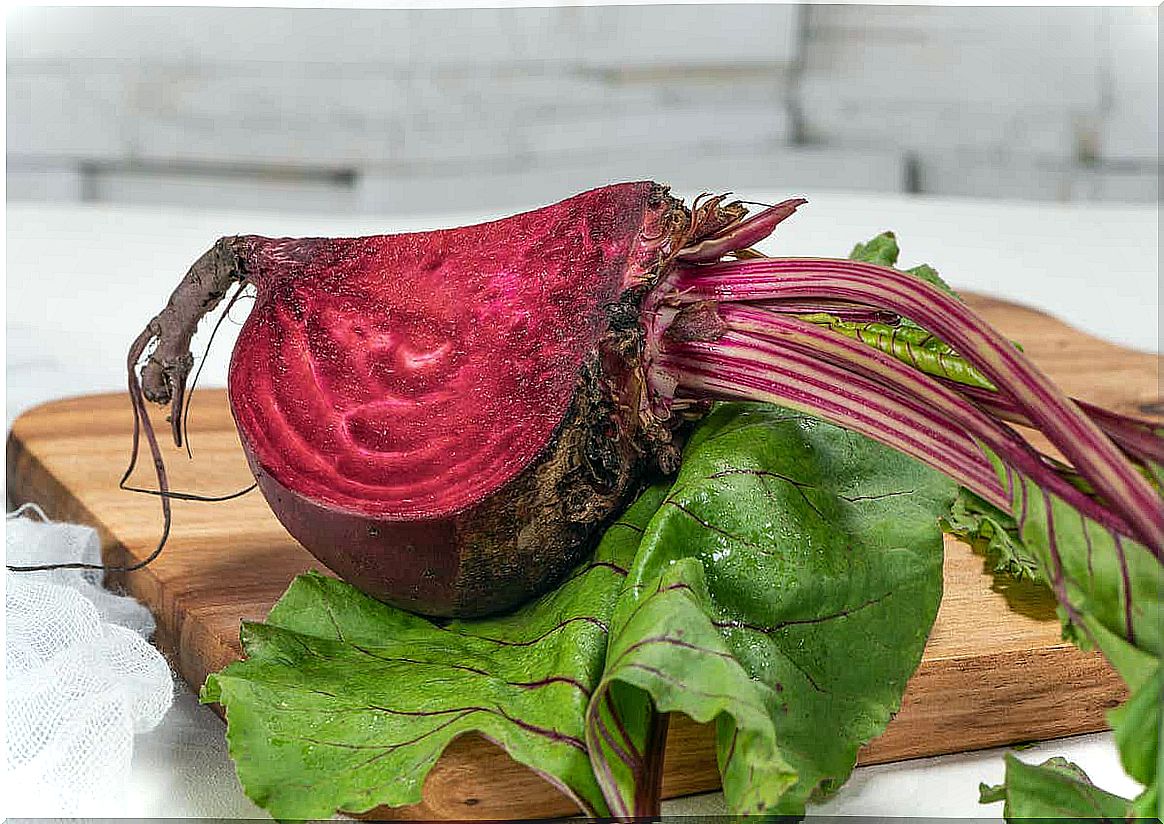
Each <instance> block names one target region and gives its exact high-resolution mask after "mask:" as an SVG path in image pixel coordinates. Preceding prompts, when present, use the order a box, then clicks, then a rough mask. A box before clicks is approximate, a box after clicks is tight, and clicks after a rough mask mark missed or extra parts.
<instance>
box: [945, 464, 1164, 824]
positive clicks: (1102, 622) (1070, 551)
mask: <svg viewBox="0 0 1164 824" xmlns="http://www.w3.org/2000/svg"><path fill="white" fill-rule="evenodd" d="M992 460H994V461H995V465H996V468H997V469H998V471H999V477H1000V479H1002V481H1003V482H1004V484H1006V485H1007V488H1008V489H1009V490H1010V493H1011V497H1012V500H1013V504H1012V510H1013V512H1015V513H1017V517H1016V518H1013V519H1010V521H1009V523H1008V524H1006V525H1005V528H1004V533H1005V537H1004V539H1003V540H1002V542H1001V543H1002V548H1001V549H1000V550H999V551H1000V553H1009V554H1010V557H1011V558H1018V559H1020V561H1021V564H1020V565H1021V566H1024V567H1025V566H1026V565H1028V564H1029V563H1030V562H1032V561H1033V563H1034V566H1035V567H1036V572H1037V575H1038V577H1039V578H1040V579H1041V580H1043V581H1046V582H1047V583H1048V584H1049V586H1050V587H1051V589H1052V591H1053V592H1054V593H1055V597H1056V600H1057V601H1058V603H1059V615H1060V618H1061V620H1062V621H1063V624H1064V635H1065V636H1066V637H1069V638H1070V639H1071V640H1073V641H1074V642H1075V643H1076V644H1078V645H1079V646H1081V647H1084V648H1090V647H1096V648H1098V649H1099V650H1100V651H1101V652H1102V653H1103V654H1104V656H1105V657H1106V658H1107V659H1108V661H1109V662H1110V663H1111V664H1112V666H1113V667H1114V668H1115V669H1116V671H1117V672H1118V673H1119V674H1120V676H1121V677H1122V678H1123V679H1124V681H1125V682H1127V684H1128V686H1129V688H1131V690H1132V696H1131V698H1130V699H1129V700H1128V701H1127V702H1126V703H1125V704H1124V705H1123V706H1121V707H1118V708H1117V709H1115V710H1112V711H1111V712H1109V713H1108V720H1109V722H1110V723H1111V725H1112V729H1113V731H1114V737H1115V741H1116V746H1117V748H1118V749H1119V753H1120V760H1121V763H1122V764H1123V766H1124V769H1125V770H1126V771H1127V773H1128V774H1129V775H1130V776H1132V777H1133V778H1135V779H1136V780H1137V781H1139V782H1140V783H1142V784H1144V785H1146V787H1147V789H1146V790H1145V792H1144V793H1143V794H1142V795H1141V796H1140V797H1139V798H1137V799H1136V800H1135V802H1134V803H1133V802H1129V801H1126V800H1125V799H1122V798H1119V797H1117V796H1113V795H1111V794H1110V793H1105V792H1103V791H1101V790H1097V789H1095V788H1094V787H1092V786H1091V785H1090V782H1088V781H1087V780H1086V776H1083V777H1082V778H1079V777H1078V776H1074V777H1065V776H1064V775H1063V769H1064V768H1063V764H1062V763H1060V762H1059V761H1056V762H1054V763H1052V762H1048V764H1049V765H1050V766H1051V767H1054V768H1055V769H1050V767H1048V769H1046V770H1042V771H1041V772H1040V771H1039V770H1040V769H1041V768H1035V767H1030V766H1027V765H1021V762H1015V763H1016V764H1019V766H1014V765H1013V764H1012V763H1011V761H1009V760H1008V766H1007V779H1006V784H1005V796H1006V800H1007V810H1008V812H1007V813H1006V814H1007V816H1008V818H1025V817H1040V816H1043V817H1047V816H1060V817H1066V816H1072V815H1074V816H1093V817H1094V816H1099V815H1112V816H1115V817H1121V818H1122V817H1123V816H1125V815H1144V814H1146V811H1149V810H1152V809H1154V808H1155V807H1156V806H1157V805H1158V803H1159V773H1160V758H1161V756H1160V753H1161V748H1160V736H1161V734H1162V728H1161V713H1160V705H1161V702H1162V700H1164V677H1162V676H1161V664H1160V656H1161V652H1162V649H1164V565H1161V564H1160V563H1159V562H1158V561H1157V560H1156V559H1155V558H1154V557H1153V556H1152V554H1151V553H1150V552H1149V551H1148V550H1147V549H1146V548H1145V547H1144V546H1142V545H1141V544H1139V543H1137V542H1135V541H1132V540H1130V539H1127V538H1125V537H1122V536H1120V535H1117V534H1116V533H1114V532H1113V531H1111V530H1110V529H1107V528H1106V527H1104V526H1102V525H1100V524H1098V523H1096V522H1095V521H1092V520H1090V519H1088V518H1086V517H1084V516H1083V515H1082V514H1080V513H1079V512H1078V511H1077V510H1075V509H1074V508H1072V507H1071V506H1070V505H1068V504H1066V503H1065V502H1064V501H1062V500H1061V499H1060V498H1058V497H1057V496H1054V495H1050V494H1048V493H1046V492H1045V491H1044V490H1042V489H1040V488H1039V487H1038V486H1037V485H1036V484H1034V483H1033V482H1032V481H1030V480H1029V479H1027V478H1025V477H1023V476H1021V475H1018V474H1017V473H1014V472H1012V471H1009V470H1007V469H1006V468H1005V467H1003V466H1002V464H1001V463H1000V462H998V461H997V458H994V457H993V456H992ZM951 520H958V519H957V518H956V517H954V516H952V517H951ZM965 521H966V519H963V522H965ZM1060 761H1061V760H1060ZM1012 767H1013V769H1012ZM996 789H997V788H996ZM995 795H997V793H996V792H995V793H991V798H993V797H994V796H995ZM1097 810H1101V812H1096V811H1097ZM1155 814H1157V815H1158V814H1159V810H1157V811H1156V813H1155Z"/></svg>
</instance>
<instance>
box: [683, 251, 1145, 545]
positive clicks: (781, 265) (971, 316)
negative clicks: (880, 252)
mask: <svg viewBox="0 0 1164 824" xmlns="http://www.w3.org/2000/svg"><path fill="white" fill-rule="evenodd" d="M676 269H679V267H676ZM669 280H670V284H671V285H673V287H674V288H675V290H676V292H677V293H678V294H679V295H681V296H682V298H683V299H685V300H715V301H726V302H734V301H745V302H746V301H758V300H771V299H774V298H795V299H816V298H830V299H841V300H850V301H855V302H859V303H863V304H866V305H869V306H873V307H876V308H880V309H884V310H886V311H891V312H896V313H899V314H901V315H903V316H905V317H908V318H910V319H912V320H913V321H915V322H916V323H918V324H920V325H921V326H922V327H924V328H925V329H927V330H928V331H930V332H931V333H933V334H935V335H937V336H938V337H939V338H941V339H942V340H944V341H945V342H946V343H948V344H949V345H950V346H952V347H953V348H954V349H955V350H956V351H957V352H959V353H960V354H961V355H962V357H964V358H965V359H967V360H968V361H970V362H971V363H972V364H973V365H974V366H976V367H978V369H979V370H980V371H981V372H982V373H983V374H985V375H986V377H987V378H988V379H989V380H990V381H991V382H992V383H993V384H994V385H995V386H996V387H998V388H999V392H1000V393H1001V394H1002V395H1003V396H1004V397H1007V398H1009V399H1010V400H1012V401H1014V402H1015V403H1016V404H1017V406H1018V407H1019V408H1020V409H1022V411H1023V413H1024V414H1025V415H1026V416H1027V417H1028V418H1029V419H1030V420H1031V421H1032V422H1033V423H1034V424H1035V425H1036V426H1037V427H1038V428H1039V429H1040V430H1041V431H1042V432H1043V433H1044V434H1045V435H1046V436H1047V437H1048V438H1049V439H1050V440H1051V442H1052V443H1053V444H1054V445H1055V446H1056V447H1057V448H1058V449H1059V450H1060V451H1061V452H1062V453H1063V454H1064V455H1066V456H1067V458H1068V459H1069V460H1070V462H1071V464H1072V465H1073V466H1074V467H1075V468H1076V469H1077V470H1078V471H1079V472H1080V474H1081V475H1083V477H1085V478H1086V479H1087V480H1088V482H1089V483H1090V484H1091V485H1092V486H1093V487H1094V488H1095V489H1096V490H1097V491H1098V492H1099V493H1100V494H1101V495H1102V496H1103V497H1104V498H1105V499H1106V500H1107V501H1108V502H1109V504H1110V505H1111V506H1112V507H1113V509H1115V511H1117V512H1119V513H1120V514H1121V515H1122V516H1123V517H1124V518H1125V519H1126V520H1127V521H1128V523H1129V525H1130V526H1131V528H1132V531H1133V535H1134V536H1135V537H1137V538H1138V539H1139V540H1140V541H1142V542H1143V543H1144V544H1145V546H1147V547H1148V548H1149V550H1150V551H1151V552H1152V554H1153V555H1154V556H1155V557H1156V558H1158V559H1160V560H1162V561H1164V507H1161V506H1160V498H1159V496H1158V495H1157V494H1156V492H1155V490H1154V489H1153V488H1152V485H1151V484H1150V483H1149V482H1148V481H1147V480H1146V479H1145V478H1144V477H1143V476H1141V475H1140V473H1139V472H1138V471H1137V470H1136V468H1135V467H1134V466H1133V465H1132V464H1131V462H1129V461H1128V460H1127V459H1126V458H1125V457H1124V456H1123V454H1121V453H1120V451H1119V449H1118V448H1117V447H1116V445H1115V444H1114V443H1113V442H1112V441H1111V440H1110V439H1109V438H1108V437H1107V435H1105V434H1104V432H1103V431H1102V430H1101V429H1100V428H1099V427H1098V426H1097V425H1096V424H1095V423H1093V422H1092V421H1091V419H1090V418H1088V417H1087V415H1085V414H1083V412H1081V411H1080V409H1079V407H1078V406H1076V405H1075V404H1074V403H1072V402H1071V400H1070V399H1069V398H1068V397H1066V396H1065V395H1064V394H1063V393H1062V392H1061V391H1060V390H1059V389H1058V388H1057V387H1056V386H1055V385H1054V384H1053V383H1052V382H1051V380H1050V379H1049V378H1048V377H1047V376H1046V375H1044V374H1043V372H1042V371H1041V370H1039V369H1038V368H1037V367H1035V366H1034V365H1033V364H1032V363H1030V362H1029V361H1028V360H1027V359H1026V358H1025V357H1024V356H1023V355H1022V354H1021V353H1020V352H1019V351H1018V350H1017V349H1015V347H1014V346H1013V345H1012V344H1011V343H1010V342H1009V341H1008V340H1006V339H1005V338H1004V337H1003V336H1002V335H1000V334H999V333H998V332H996V331H994V330H993V329H992V328H991V327H990V325H989V324H988V323H987V322H986V321H985V320H983V319H982V318H980V317H979V316H978V315H976V314H975V313H974V312H972V311H971V310H970V309H969V308H968V307H967V306H966V305H965V304H963V303H961V302H960V301H958V300H957V299H955V298H953V297H952V296H950V295H947V294H946V293H944V292H942V291H941V290H940V289H937V288H935V287H934V286H932V285H930V284H929V283H926V282H925V281H923V280H921V279H919V278H917V277H915V276H914V275H910V274H908V273H905V272H898V271H896V270H894V269H888V268H885V267H882V266H874V265H872V264H868V263H860V262H856V261H848V260H839V259H829V258H758V259H753V260H746V261H727V262H723V263H718V264H714V265H711V266H701V267H682V269H681V270H679V271H676V272H675V274H674V276H673V277H672V278H670V279H669Z"/></svg>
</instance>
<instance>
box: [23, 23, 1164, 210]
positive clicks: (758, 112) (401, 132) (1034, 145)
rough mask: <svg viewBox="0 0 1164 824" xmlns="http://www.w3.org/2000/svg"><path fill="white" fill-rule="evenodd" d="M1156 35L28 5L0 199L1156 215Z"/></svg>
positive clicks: (1080, 27)
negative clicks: (624, 197)
mask: <svg viewBox="0 0 1164 824" xmlns="http://www.w3.org/2000/svg"><path fill="white" fill-rule="evenodd" d="M1158 15H1159V11H1158V9H1150V8H1143V9H1141V8H1135V9H1088V8H1067V9H1050V8H1047V9H1017V8H1010V9H1008V8H986V9H981V8H980V9H971V8H952V7H919V6H912V7H910V6H901V7H885V6H880V7H878V6H805V7H797V6H790V5H783V6H780V5H742V6H724V5H711V6H609V7H574V8H562V7H558V8H523V9H518V8H508V9H470V10H429V11H419V10H416V11H399V10H398V11H376V10H358V9H344V10H328V9H243V8H157V7H155V8H133V9H117V8H98V7H89V8H25V9H21V10H17V11H15V12H12V13H10V15H9V17H8V21H7V22H8V26H7V31H8V44H7V49H8V51H7V95H8V97H7V100H8V103H7V105H8V123H7V129H8V132H7V133H8V171H7V181H8V197H9V199H36V200H99V201H118V202H145V203H151V202H152V203H187V204H191V205H196V206H206V207H213V206H215V205H219V204H227V205H230V206H235V207H248V206H249V207H257V208H266V207H270V208H298V209H309V210H314V209H328V210H337V211H357V210H372V209H375V210H393V211H394V210H409V209H416V210H435V209H439V208H441V207H443V206H454V207H456V208H498V209H501V208H506V207H511V206H520V205H525V204H529V203H531V202H536V201H539V200H545V199H551V198H554V197H558V196H562V195H565V194H567V193H569V192H572V191H574V190H578V189H582V188H586V187H588V186H591V185H596V184H599V183H602V182H605V181H607V180H610V179H619V178H644V177H652V178H655V179H662V180H667V181H669V182H672V183H673V184H674V185H676V187H677V188H680V189H682V190H691V189H704V188H713V189H727V188H734V189H737V190H746V189H757V188H766V189H787V190H789V191H797V192H810V191H811V190H813V189H827V188H848V189H880V190H899V191H900V190H917V191H925V192H935V193H951V194H973V195H981V196H988V197H989V196H1006V197H1027V198H1043V199H1118V200H1154V199H1156V197H1157V196H1158V193H1159V185H1158V172H1159V152H1158V146H1157V142H1158V125H1157V123H1158V113H1159V102H1158V93H1159V84H1158V73H1157V68H1158V56H1157V52H1158V48H1159V35H1158V31H1159V29H1158V22H1159V17H1158Z"/></svg>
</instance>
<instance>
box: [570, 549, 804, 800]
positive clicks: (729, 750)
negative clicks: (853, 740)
mask: <svg viewBox="0 0 1164 824" xmlns="http://www.w3.org/2000/svg"><path fill="white" fill-rule="evenodd" d="M711 609H712V607H711V604H710V602H709V598H708V594H707V587H706V584H705V582H704V577H703V565H702V564H701V563H700V562H699V561H698V560H697V559H695V558H681V559H679V560H676V561H675V563H673V564H672V565H670V566H669V567H667V569H666V570H665V571H664V572H663V574H662V576H661V577H659V578H657V579H655V580H654V581H653V582H651V584H650V586H649V587H646V588H644V587H642V586H641V585H635V586H634V587H632V588H628V590H627V591H626V592H625V593H624V597H623V598H622V599H620V601H619V608H618V609H617V610H616V613H615V618H614V621H613V623H612V625H611V635H610V639H611V643H610V648H609V651H608V654H607V655H608V657H607V665H606V671H605V672H604V673H603V676H602V682H601V683H600V684H599V687H598V689H597V690H596V691H595V693H594V699H593V700H592V701H591V704H590V709H589V712H588V718H587V729H586V740H587V743H589V745H590V758H591V761H592V762H593V763H594V768H595V769H594V771H595V774H596V775H597V776H598V780H599V782H600V783H601V784H602V785H603V788H604V791H605V793H606V798H607V800H608V802H609V804H610V807H611V812H612V814H613V815H615V816H616V817H617V816H623V817H630V816H636V817H641V816H649V815H652V814H655V813H656V812H657V810H656V809H655V805H656V804H657V801H658V799H657V787H658V783H657V768H658V765H657V763H655V762H654V761H653V760H652V759H659V758H661V757H662V748H661V746H658V744H655V743H654V741H653V739H654V738H655V736H654V735H653V733H654V732H655V730H656V727H655V726H654V725H656V724H657V723H659V722H658V721H657V720H656V713H657V712H665V713H666V712H682V713H684V714H685V715H688V716H690V717H691V718H693V719H695V720H696V721H698V722H701V723H709V722H715V723H716V726H717V735H718V737H719V739H720V740H721V741H723V742H725V746H724V747H723V748H721V752H722V750H723V749H726V754H724V755H722V757H721V758H720V765H719V766H720V771H721V773H722V774H723V775H724V791H725V794H726V796H727V802H728V805H729V807H730V808H731V809H733V810H735V811H737V812H746V813H760V812H764V811H765V810H767V809H769V808H771V807H774V806H775V805H776V804H777V803H778V802H779V800H780V798H781V796H782V795H783V794H784V792H785V791H786V790H787V789H788V788H789V787H790V786H791V785H792V784H793V783H794V782H795V780H796V774H795V773H794V772H793V770H792V769H791V767H789V766H788V764H787V763H785V761H784V759H783V758H782V757H781V755H780V752H779V748H778V747H777V745H776V730H775V728H774V726H773V724H772V720H771V718H770V716H769V714H768V707H769V706H770V705H771V704H772V703H773V701H774V696H772V695H771V694H770V690H769V689H768V688H767V687H766V686H765V685H763V684H761V683H759V682H757V681H753V680H752V679H751V678H750V677H749V675H748V672H747V671H746V670H745V669H744V668H743V667H742V666H741V665H740V662H739V661H738V660H736V658H735V656H734V655H733V654H732V653H731V651H730V650H729V649H728V647H727V644H726V643H725V642H724V639H723V637H722V636H721V635H720V632H719V630H718V629H717V628H716V627H715V626H714V625H713V624H712V622H711V620H710V618H709V615H710V613H711ZM647 696H649V698H648V697H647ZM652 702H653V706H652Z"/></svg>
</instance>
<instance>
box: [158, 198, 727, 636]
mask: <svg viewBox="0 0 1164 824" xmlns="http://www.w3.org/2000/svg"><path fill="white" fill-rule="evenodd" d="M717 204H718V201H717ZM713 211H716V214H718V218H717V219H715V220H708V221H705V222H704V226H705V227H706V231H705V232H704V234H707V233H709V232H710V231H712V230H714V229H716V228H718V227H720V226H723V225H725V224H726V223H729V222H731V220H732V219H735V218H739V217H741V216H742V214H743V212H742V209H737V210H736V211H725V210H721V209H717V210H713ZM710 214H711V213H710V212H709V215H710ZM717 224H718V225H717ZM691 228H692V227H691V221H690V219H689V214H688V213H687V211H686V210H685V209H683V207H682V206H681V205H680V204H679V202H678V201H676V200H674V199H673V198H671V197H670V196H669V195H668V194H667V189H666V188H665V187H662V186H659V185H657V184H654V183H649V182H642V183H626V184H620V185H615V186H608V187H605V188H602V189H596V190H594V191H591V192H586V193H584V194H581V195H578V196H576V197H572V198H570V199H568V200H565V201H563V202H561V203H558V204H556V205H553V206H548V207H546V208H543V209H538V210H536V211H532V212H527V213H525V214H520V215H516V216H514V217H510V218H506V219H504V220H498V221H495V222H492V223H485V224H481V225H477V226H469V227H465V228H459V229H450V230H442V231H433V232H422V233H415V234H403V235H385V236H376V237H364V238H283V239H272V238H264V237H257V236H240V237H232V238H224V239H222V240H220V241H219V242H218V243H217V244H216V245H215V247H214V248H213V249H212V250H211V251H210V252H208V253H207V254H206V255H205V256H203V258H202V259H200V260H199V262H198V263H196V264H195V266H194V267H193V269H192V270H191V274H190V275H188V276H187V278H186V280H185V281H183V284H182V285H181V286H179V288H178V290H177V291H176V292H175V294H174V296H173V297H172V298H171V301H170V304H169V305H168V306H167V307H166V309H165V310H164V311H163V312H162V313H161V314H160V315H159V316H158V318H157V319H155V321H154V323H153V324H151V326H152V327H154V328H156V330H157V332H156V335H155V336H156V338H157V347H156V348H155V350H154V352H153V354H152V356H151V357H150V358H149V360H148V361H147V363H146V365H145V366H144V367H143V369H142V383H143V388H144V391H145V395H146V397H147V398H149V399H150V400H153V401H155V402H161V403H165V402H172V403H174V404H175V414H174V415H173V420H174V422H175V436H176V438H177V437H178V436H179V429H178V424H177V421H178V418H179V415H178V414H177V413H178V412H179V411H180V399H181V397H182V395H183V392H184V385H185V378H186V374H187V373H188V371H189V367H190V363H191V361H190V357H189V340H190V335H192V333H193V331H194V328H195V326H196V325H197V321H198V318H199V317H201V315H203V314H205V312H206V311H209V309H210V308H212V307H213V306H214V304H215V303H217V302H218V301H219V300H220V299H221V298H222V297H223V296H224V295H225V293H226V291H227V289H228V288H229V286H230V285H231V283H232V282H233V281H242V282H244V283H248V284H252V285H253V286H254V287H255V290H256V301H255V305H254V308H253V309H252V311H251V313H250V316H249V317H248V319H247V321H246V323H245V324H244V326H243V328H242V330H241V333H240V335H239V339H238V343H237V345H236V347H235V350H234V353H233V356H232V359H231V364H230V373H229V395H230V404H231V410H232V412H233V414H234V419H235V422H236V424H237V426H238V430H239V435H240V438H241V441H242V444H243V448H244V450H245V451H246V455H247V459H248V461H249V462H250V466H251V469H252V470H253V472H254V475H255V478H256V480H257V482H258V486H259V488H260V489H261V490H262V492H263V494H264V495H265V496H266V498H267V501H268V502H269V504H270V506H271V508H272V510H273V511H274V513H275V515H276V516H277V517H278V518H279V520H280V521H281V522H282V523H283V525H284V526H285V527H286V528H287V530H288V531H289V532H290V533H291V534H292V535H293V536H294V537H295V538H296V539H297V540H298V541H299V542H300V543H302V544H303V545H304V546H305V547H306V548H307V549H309V550H310V551H311V552H312V554H314V555H315V556H316V557H317V558H319V559H320V560H321V561H323V562H324V563H325V564H327V566H328V567H330V568H331V569H332V570H334V571H335V572H336V573H337V574H339V575H340V576H342V577H343V578H344V579H345V580H348V581H350V582H351V583H353V584H355V585H356V586H357V587H359V588H360V589H361V590H363V591H365V592H367V593H369V594H371V595H373V596H375V597H377V598H380V599H382V600H385V601H388V602H390V603H393V604H395V605H398V606H400V607H403V608H406V609H409V610H413V611H416V612H421V613H425V614H428V615H438V616H447V615H479V614H485V613H491V612H497V611H500V610H504V609H508V608H511V607H513V606H515V605H517V604H519V603H521V602H523V601H525V600H527V599H528V598H530V597H531V596H533V595H534V594H537V593H540V592H543V591H545V590H546V589H548V588H549V587H551V586H552V585H553V584H554V583H555V582H557V581H558V580H560V579H561V577H562V575H563V574H565V573H566V572H567V571H568V570H569V569H570V568H571V567H572V566H573V565H575V564H576V563H577V562H578V560H579V559H580V558H581V556H582V555H583V554H584V553H585V552H586V551H588V550H589V549H590V548H591V547H592V545H593V541H594V540H595V538H596V537H597V535H598V533H599V531H600V529H601V528H602V527H603V526H604V525H605V524H606V523H608V522H609V520H610V519H611V517H612V516H613V515H616V514H617V513H618V512H619V511H620V510H621V508H622V507H623V506H624V505H625V504H626V502H627V500H628V498H629V497H630V496H631V495H632V494H633V493H634V492H635V491H636V490H637V489H638V487H639V485H640V484H639V481H640V479H641V478H642V477H643V475H644V473H645V472H647V471H648V470H650V469H652V468H654V467H659V466H660V465H661V466H662V468H664V469H670V468H673V466H674V464H675V463H676V460H677V451H676V447H675V445H674V444H673V443H672V437H671V431H670V429H669V427H667V426H664V425H662V424H659V423H657V422H655V421H654V420H653V418H652V416H651V415H650V413H649V412H648V411H647V409H646V407H647V404H645V403H644V402H643V399H642V393H643V381H642V375H641V370H640V369H637V368H636V367H637V365H638V355H639V353H640V352H641V350H642V329H641V327H640V325H639V322H638V319H639V314H640V308H641V307H640V304H641V301H642V296H643V295H644V293H645V292H646V291H647V289H648V288H649V286H650V285H651V284H652V283H653V282H654V281H655V279H656V278H657V276H658V273H659V271H660V268H661V266H662V262H663V258H664V257H665V256H666V255H667V254H669V253H670V252H671V251H673V250H674V249H677V248H679V246H681V245H682V243H681V242H677V239H678V238H680V237H682V238H688V237H691V231H690V230H691Z"/></svg>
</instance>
